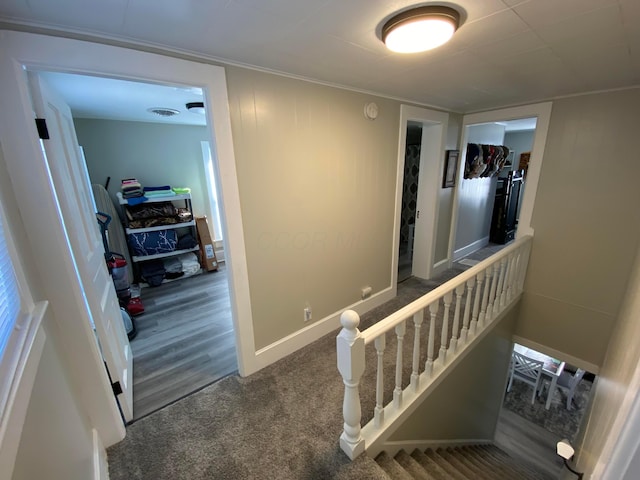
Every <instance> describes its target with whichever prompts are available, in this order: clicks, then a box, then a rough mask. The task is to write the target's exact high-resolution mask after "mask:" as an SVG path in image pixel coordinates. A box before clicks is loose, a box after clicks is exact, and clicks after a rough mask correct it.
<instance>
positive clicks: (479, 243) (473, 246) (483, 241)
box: [453, 237, 489, 262]
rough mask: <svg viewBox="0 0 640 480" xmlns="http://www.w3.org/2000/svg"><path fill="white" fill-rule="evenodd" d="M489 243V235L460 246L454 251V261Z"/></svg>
mask: <svg viewBox="0 0 640 480" xmlns="http://www.w3.org/2000/svg"><path fill="white" fill-rule="evenodd" d="M487 245H489V237H483V238H481V239H480V240H476V241H475V242H473V243H471V244H469V245H467V246H466V247H462V248H459V249H458V250H456V251H455V252H453V261H454V262H457V261H458V260H460V259H461V258H464V257H466V256H467V255H471V254H472V253H473V252H476V251H478V250H480V249H481V248H483V247H486V246H487Z"/></svg>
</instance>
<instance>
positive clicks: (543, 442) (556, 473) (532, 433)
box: [495, 408, 563, 479]
mask: <svg viewBox="0 0 640 480" xmlns="http://www.w3.org/2000/svg"><path fill="white" fill-rule="evenodd" d="M559 440H561V439H560V438H558V437H557V436H556V435H554V434H553V433H551V432H549V431H547V430H545V429H544V428H542V427H540V426H539V425H536V424H535V423H532V422H530V421H528V420H526V419H525V418H523V417H521V416H520V415H517V414H515V413H513V412H511V411H509V410H507V409H506V408H502V409H501V410H500V419H499V421H498V428H497V430H496V436H495V441H496V444H497V445H498V446H499V447H500V448H502V449H503V450H504V451H505V452H507V453H508V454H509V455H511V456H512V457H514V458H517V459H520V460H522V461H523V462H528V463H531V464H533V465H535V466H536V468H538V469H539V470H542V471H543V472H544V473H546V474H547V475H548V476H549V478H553V479H557V478H560V474H561V473H562V469H563V464H562V459H561V458H560V457H559V456H558V455H556V444H557V443H558V441H559Z"/></svg>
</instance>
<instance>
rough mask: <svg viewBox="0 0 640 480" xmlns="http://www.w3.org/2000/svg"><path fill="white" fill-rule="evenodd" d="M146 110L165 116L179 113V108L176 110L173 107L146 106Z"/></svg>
mask: <svg viewBox="0 0 640 480" xmlns="http://www.w3.org/2000/svg"><path fill="white" fill-rule="evenodd" d="M147 112H151V113H155V114H156V115H159V116H161V117H165V118H166V117H173V116H174V115H178V114H179V113H180V110H176V109H174V108H163V107H153V108H148V109H147Z"/></svg>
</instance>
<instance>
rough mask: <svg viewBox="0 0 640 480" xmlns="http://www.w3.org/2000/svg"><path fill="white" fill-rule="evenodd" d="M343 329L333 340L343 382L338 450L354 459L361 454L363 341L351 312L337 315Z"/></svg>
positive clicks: (362, 440)
mask: <svg viewBox="0 0 640 480" xmlns="http://www.w3.org/2000/svg"><path fill="white" fill-rule="evenodd" d="M340 323H341V324H342V327H343V328H342V330H341V331H340V333H339V334H338V337H337V338H336V346H337V352H338V371H339V372H340V374H341V375H342V381H343V382H344V401H343V403H342V415H343V417H344V431H343V432H342V435H340V447H341V448H342V450H343V451H344V452H345V453H346V454H347V456H348V457H349V458H350V459H351V460H353V459H354V458H356V457H357V456H358V455H360V454H361V453H363V452H364V438H362V436H361V435H360V429H361V427H360V420H361V417H362V411H361V407H360V391H359V390H358V386H359V384H360V377H362V374H363V373H364V363H365V361H364V338H363V337H362V335H361V334H360V330H358V325H359V324H360V316H359V315H358V314H357V313H356V312H354V311H353V310H346V311H345V312H343V313H342V315H340Z"/></svg>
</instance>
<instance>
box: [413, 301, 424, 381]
mask: <svg viewBox="0 0 640 480" xmlns="http://www.w3.org/2000/svg"><path fill="white" fill-rule="evenodd" d="M423 320H424V310H420V311H419V312H416V313H415V314H414V315H413V325H414V332H415V336H414V337H413V365H412V372H411V385H412V386H413V390H414V391H415V392H417V391H418V387H419V386H420V371H419V370H420V330H421V329H422V322H423Z"/></svg>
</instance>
